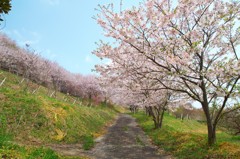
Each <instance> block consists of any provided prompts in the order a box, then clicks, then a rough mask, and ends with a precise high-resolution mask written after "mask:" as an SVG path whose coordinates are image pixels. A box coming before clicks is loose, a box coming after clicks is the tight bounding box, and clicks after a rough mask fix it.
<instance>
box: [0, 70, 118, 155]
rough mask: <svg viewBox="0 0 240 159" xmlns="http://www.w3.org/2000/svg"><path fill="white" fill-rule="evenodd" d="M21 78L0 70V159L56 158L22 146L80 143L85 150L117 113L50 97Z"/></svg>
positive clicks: (49, 152) (81, 101) (68, 98)
mask: <svg viewBox="0 0 240 159" xmlns="http://www.w3.org/2000/svg"><path fill="white" fill-rule="evenodd" d="M4 79H5V81H4ZM22 79H23V78H22V77H21V76H16V75H13V74H11V73H9V72H5V71H1V70H0V83H2V85H1V86H0V121H1V123H0V157H2V158H39V157H40V158H58V157H59V155H58V154H56V153H55V152H53V151H52V150H49V149H45V148H33V147H32V146H30V147H29V146H25V145H46V144H50V143H55V144H63V143H71V144H73V143H81V144H82V145H83V148H84V149H89V148H90V147H91V146H92V145H93V144H94V143H93V138H94V137H97V136H98V135H99V134H101V131H102V130H103V127H104V126H105V125H106V124H107V123H110V122H111V121H112V119H113V118H114V117H115V115H116V114H117V110H116V109H115V108H114V107H113V106H106V105H101V104H99V105H98V106H93V107H87V106H85V105H87V104H88V103H89V101H88V100H86V99H79V98H75V97H71V96H69V95H66V94H62V93H59V92H57V94H56V96H55V98H51V97H49V92H52V91H51V90H49V89H47V88H45V87H43V86H40V85H37V84H35V83H33V82H31V81H27V80H25V81H23V82H22ZM14 143H15V144H14ZM19 144H20V145H23V146H19ZM48 155H50V156H51V155H52V157H47V156H48ZM53 156H55V157H53Z"/></svg>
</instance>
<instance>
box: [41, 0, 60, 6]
mask: <svg viewBox="0 0 240 159" xmlns="http://www.w3.org/2000/svg"><path fill="white" fill-rule="evenodd" d="M42 1H43V2H44V3H47V4H48V5H51V6H56V5H59V4H60V0H42Z"/></svg>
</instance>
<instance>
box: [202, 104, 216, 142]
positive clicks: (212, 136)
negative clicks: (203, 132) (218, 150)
mask: <svg viewBox="0 0 240 159" xmlns="http://www.w3.org/2000/svg"><path fill="white" fill-rule="evenodd" d="M202 108H203V111H204V113H205V116H206V119H207V128H208V146H213V145H214V144H215V143H216V125H214V124H213V123H212V120H211V117H210V112H209V107H208V104H207V103H202Z"/></svg>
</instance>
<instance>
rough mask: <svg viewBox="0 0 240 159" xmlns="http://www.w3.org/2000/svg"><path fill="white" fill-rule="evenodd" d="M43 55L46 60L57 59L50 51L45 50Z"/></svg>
mask: <svg viewBox="0 0 240 159" xmlns="http://www.w3.org/2000/svg"><path fill="white" fill-rule="evenodd" d="M43 54H44V55H45V57H46V58H47V59H50V60H54V59H55V58H56V57H57V54H54V53H53V52H52V51H51V50H49V49H47V50H45V51H43Z"/></svg>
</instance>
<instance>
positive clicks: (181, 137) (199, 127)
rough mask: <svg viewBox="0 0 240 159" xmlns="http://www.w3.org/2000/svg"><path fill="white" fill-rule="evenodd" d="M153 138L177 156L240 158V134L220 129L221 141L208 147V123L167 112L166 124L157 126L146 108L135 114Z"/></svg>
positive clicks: (195, 158) (185, 157)
mask: <svg viewBox="0 0 240 159" xmlns="http://www.w3.org/2000/svg"><path fill="white" fill-rule="evenodd" d="M133 116H134V117H136V118H137V121H138V122H139V124H140V125H141V127H142V128H143V130H144V131H145V132H146V134H147V135H149V136H150V138H151V139H152V141H153V142H154V143H155V144H156V145H158V146H159V147H160V148H164V150H165V151H167V152H169V153H171V154H174V155H175V156H176V157H177V158H184V159H189V158H194V159H198V158H199V159H202V158H204V159H205V158H211V159H212V158H216V159H218V158H240V157H239V156H240V138H239V136H232V135H230V134H228V133H226V132H225V131H224V130H221V129H219V130H218V131H217V144H216V145H215V146H214V147H212V148H208V146H207V144H206V143H207V141H206V140H207V126H206V125H205V124H203V123H199V122H197V121H195V120H183V121H182V120H180V119H176V118H175V117H173V116H171V115H169V114H165V116H164V119H163V120H164V121H163V127H162V128H161V129H153V128H154V125H153V121H152V119H151V117H146V115H145V114H144V113H143V112H140V113H137V114H134V115H133Z"/></svg>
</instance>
